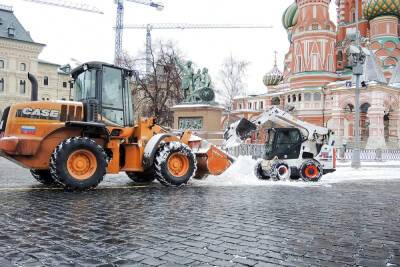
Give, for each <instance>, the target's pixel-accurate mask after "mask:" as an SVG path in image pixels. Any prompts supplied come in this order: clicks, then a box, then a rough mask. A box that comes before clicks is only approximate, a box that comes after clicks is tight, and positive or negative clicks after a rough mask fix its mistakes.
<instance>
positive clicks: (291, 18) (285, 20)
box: [282, 2, 299, 30]
mask: <svg viewBox="0 0 400 267" xmlns="http://www.w3.org/2000/svg"><path fill="white" fill-rule="evenodd" d="M298 17H299V9H298V7H297V3H296V2H294V3H293V4H291V5H290V6H289V7H288V8H287V9H286V10H285V12H284V13H283V16H282V24H283V27H285V29H286V30H287V29H289V28H291V27H293V26H294V25H296V23H297V19H298Z"/></svg>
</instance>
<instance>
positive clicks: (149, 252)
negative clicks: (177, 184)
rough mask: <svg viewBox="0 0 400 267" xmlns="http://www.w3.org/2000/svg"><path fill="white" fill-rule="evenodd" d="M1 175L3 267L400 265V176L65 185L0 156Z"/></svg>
mask: <svg viewBox="0 0 400 267" xmlns="http://www.w3.org/2000/svg"><path fill="white" fill-rule="evenodd" d="M0 177H1V181H0V214H1V217H0V266H8V265H19V266H42V265H44V266H134V265H138V266H159V265H161V266H179V265H186V266H187V265H190V266H198V265H201V266H204V265H213V266H233V265H235V266H276V265H284V266H309V265H312V266H314V265H315V266H347V265H348V266H354V265H361V266H399V265H400V244H399V243H400V208H399V203H400V195H399V191H400V181H399V180H392V181H379V182H373V181H366V182H351V183H341V184H333V185H332V186H331V187H326V186H321V187H288V186H269V187H251V186H243V187H211V186H209V187H194V186H188V187H184V188H164V187H161V186H159V185H158V184H157V183H154V184H153V185H151V186H149V187H134V186H132V185H131V184H129V180H128V178H126V177H123V176H121V177H119V178H118V177H117V179H114V180H113V179H111V178H108V179H107V181H106V183H105V186H103V188H102V189H100V190H95V191H91V192H84V193H69V192H64V191H62V190H51V189H46V188H44V187H42V186H37V185H36V183H35V182H33V181H32V180H31V178H30V177H29V174H28V173H27V172H26V171H24V170H22V169H20V168H17V167H15V166H14V165H10V164H7V163H4V161H3V160H0ZM11 177H18V178H11ZM127 184H128V187H129V188H128V187H127V188H122V186H126V185H127ZM110 186H111V187H112V188H110Z"/></svg>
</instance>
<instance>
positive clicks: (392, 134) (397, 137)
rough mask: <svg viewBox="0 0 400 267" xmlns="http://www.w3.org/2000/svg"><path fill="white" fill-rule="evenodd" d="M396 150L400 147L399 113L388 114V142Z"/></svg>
mask: <svg viewBox="0 0 400 267" xmlns="http://www.w3.org/2000/svg"><path fill="white" fill-rule="evenodd" d="M388 141H389V142H390V144H393V145H394V146H396V147H397V148H398V147H400V111H399V110H396V111H391V112H390V113H389V140H388Z"/></svg>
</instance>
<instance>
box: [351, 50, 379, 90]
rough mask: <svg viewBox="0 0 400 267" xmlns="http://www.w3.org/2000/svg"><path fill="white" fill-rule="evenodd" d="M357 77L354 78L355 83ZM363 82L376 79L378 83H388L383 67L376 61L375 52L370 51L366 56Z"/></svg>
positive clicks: (361, 79)
mask: <svg viewBox="0 0 400 267" xmlns="http://www.w3.org/2000/svg"><path fill="white" fill-rule="evenodd" d="M355 79H356V77H355V76H353V78H352V80H353V82H354V83H355V82H356V81H355ZM360 81H361V82H368V83H369V84H370V82H372V81H375V82H378V83H384V84H387V80H386V78H385V75H384V74H383V70H382V67H381V66H379V65H378V64H377V63H376V57H375V54H374V53H373V52H372V51H370V53H369V55H367V56H366V59H365V64H364V74H363V75H362V76H361V78H360Z"/></svg>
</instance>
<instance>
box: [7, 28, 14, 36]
mask: <svg viewBox="0 0 400 267" xmlns="http://www.w3.org/2000/svg"><path fill="white" fill-rule="evenodd" d="M8 37H15V28H14V26H10V27H9V28H8Z"/></svg>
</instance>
